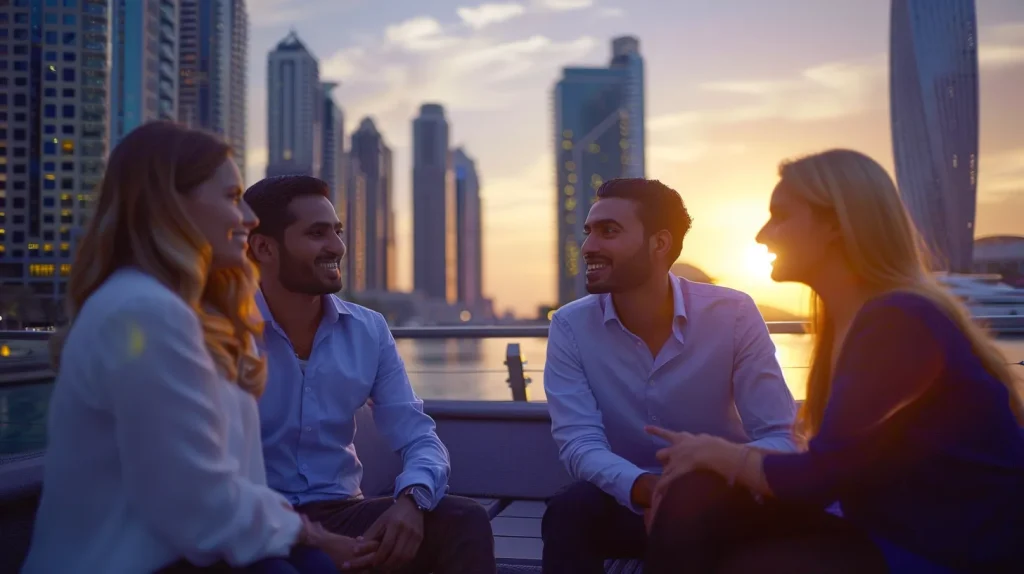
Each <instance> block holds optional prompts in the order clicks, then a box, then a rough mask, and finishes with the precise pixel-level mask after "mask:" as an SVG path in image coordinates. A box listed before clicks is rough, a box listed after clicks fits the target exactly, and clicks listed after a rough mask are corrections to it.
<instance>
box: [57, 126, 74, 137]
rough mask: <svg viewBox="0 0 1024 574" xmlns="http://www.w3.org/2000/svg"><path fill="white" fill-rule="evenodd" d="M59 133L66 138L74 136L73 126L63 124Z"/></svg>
mask: <svg viewBox="0 0 1024 574" xmlns="http://www.w3.org/2000/svg"><path fill="white" fill-rule="evenodd" d="M60 133H62V134H64V135H68V136H73V135H75V126H73V125H71V124H64V125H62V126H61V127H60Z"/></svg>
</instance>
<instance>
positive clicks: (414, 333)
mask: <svg viewBox="0 0 1024 574" xmlns="http://www.w3.org/2000/svg"><path fill="white" fill-rule="evenodd" d="M978 321H979V322H981V323H983V324H984V325H985V326H986V327H987V328H988V329H989V330H990V331H991V332H992V333H993V334H994V335H997V336H998V335H1011V334H1024V316H1018V315H1007V316H995V317H980V318H978ZM767 326H768V333H770V334H772V335H783V334H785V335H799V334H805V333H807V332H808V327H809V324H808V323H807V322H806V321H770V322H768V323H767ZM50 334H51V333H50V332H48V331H0V341H45V340H47V339H48V338H49V337H50ZM391 334H392V336H394V338H395V339H543V338H547V336H548V325H547V324H537V325H459V326H429V327H391ZM44 355H45V354H44ZM505 367H506V370H507V372H508V379H507V380H506V382H507V383H508V385H509V389H510V390H511V392H512V400H514V401H527V400H529V399H528V397H527V392H526V388H527V385H529V383H530V382H531V381H530V377H528V376H527V374H526V373H527V369H526V361H525V360H524V359H523V354H522V352H521V348H520V345H519V343H518V342H509V343H508V345H507V346H506V349H505ZM29 373H32V375H34V376H36V377H37V378H42V377H45V376H53V373H52V371H51V370H50V366H49V358H48V357H46V356H40V355H39V354H36V353H30V354H29V355H27V356H24V357H19V358H14V357H10V358H0V385H3V384H4V383H5V382H13V381H15V380H24V378H25V376H26V375H27V374H29Z"/></svg>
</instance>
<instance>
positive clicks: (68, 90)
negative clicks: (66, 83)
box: [64, 88, 75, 98]
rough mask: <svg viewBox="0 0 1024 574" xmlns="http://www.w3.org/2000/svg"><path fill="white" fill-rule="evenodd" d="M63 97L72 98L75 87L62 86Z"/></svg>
mask: <svg viewBox="0 0 1024 574" xmlns="http://www.w3.org/2000/svg"><path fill="white" fill-rule="evenodd" d="M64 97H65V98H73V97H75V89H74V88H64Z"/></svg>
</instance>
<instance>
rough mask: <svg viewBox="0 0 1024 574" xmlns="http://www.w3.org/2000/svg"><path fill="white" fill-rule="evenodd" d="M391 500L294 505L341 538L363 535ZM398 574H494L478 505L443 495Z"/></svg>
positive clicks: (490, 539)
mask: <svg viewBox="0 0 1024 574" xmlns="http://www.w3.org/2000/svg"><path fill="white" fill-rule="evenodd" d="M394 503H395V502H394V500H393V499H391V498H371V499H367V500H328V501H321V502H311V503H308V504H303V505H301V506H298V507H296V509H295V510H296V511H298V512H300V513H302V514H305V515H306V516H308V517H309V519H310V520H312V521H314V522H319V523H321V524H322V525H323V526H324V528H326V529H327V530H329V531H330V532H334V533H335V534H341V535H342V536H350V537H353V538H354V537H356V536H362V535H363V533H365V532H366V531H367V529H369V528H370V526H371V525H372V524H373V523H374V522H375V521H376V520H377V518H379V517H380V515H381V514H384V511H386V510H387V509H388V508H391V505H392V504H394ZM402 572H403V574H405V573H408V574H413V573H415V574H495V573H496V572H497V566H496V564H495V560H494V535H493V534H492V532H491V521H490V517H488V516H487V511H486V510H484V508H483V506H480V504H479V503H477V502H476V501H474V500H471V499H469V498H463V497H461V496H445V497H444V498H442V499H441V502H440V504H438V505H437V507H436V508H435V509H434V510H432V511H430V512H428V513H427V514H426V515H425V516H424V520H423V542H422V543H421V545H420V550H419V553H417V554H416V558H415V559H414V560H413V562H412V563H411V564H409V565H408V566H407V567H406V568H405V569H404V570H402Z"/></svg>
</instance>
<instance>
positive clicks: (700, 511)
mask: <svg viewBox="0 0 1024 574" xmlns="http://www.w3.org/2000/svg"><path fill="white" fill-rule="evenodd" d="M742 496H743V495H742V494H741V493H740V492H739V491H738V490H737V489H736V488H735V487H732V486H730V485H729V483H728V482H726V481H725V479H724V478H722V476H721V475H719V474H716V473H714V472H711V471H708V470H695V471H693V472H690V473H687V474H685V475H683V476H681V477H679V478H676V479H675V480H673V481H672V482H671V483H670V484H668V485H666V486H665V490H664V493H663V494H662V497H661V502H660V503H659V505H658V511H657V514H656V516H655V521H654V524H653V525H652V534H653V533H654V531H655V530H660V529H661V528H662V527H666V526H667V527H670V528H678V527H680V526H682V525H683V523H687V522H696V523H703V522H705V521H706V520H707V519H709V518H710V517H714V516H718V515H723V514H726V515H727V514H730V512H729V509H730V508H731V507H734V506H735V505H736V504H737V502H738V501H739V499H740V498H741V497H742Z"/></svg>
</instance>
